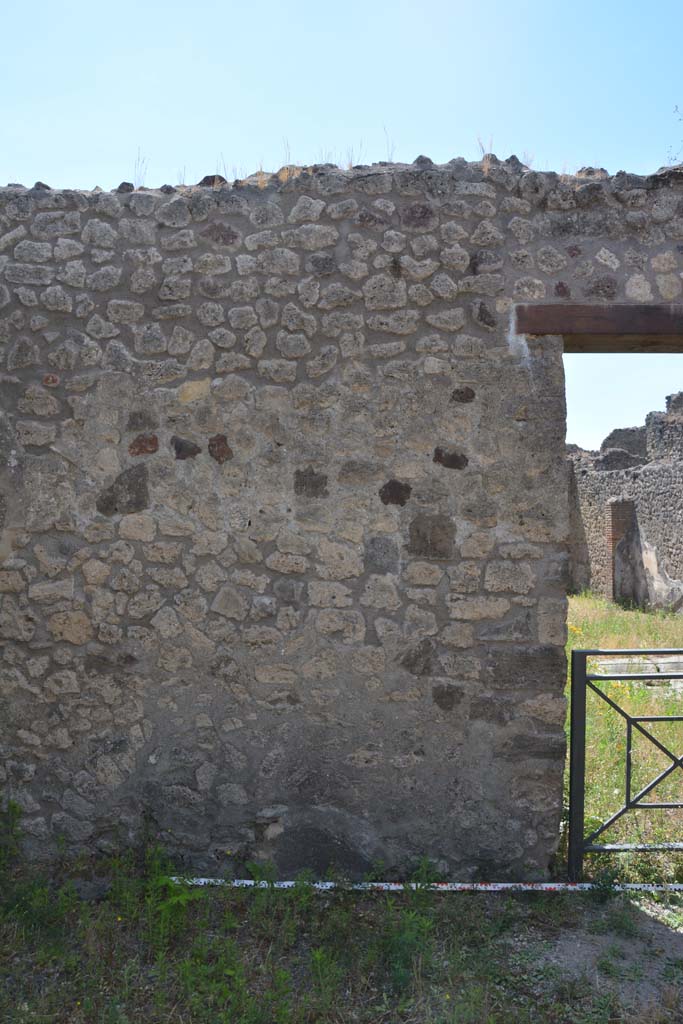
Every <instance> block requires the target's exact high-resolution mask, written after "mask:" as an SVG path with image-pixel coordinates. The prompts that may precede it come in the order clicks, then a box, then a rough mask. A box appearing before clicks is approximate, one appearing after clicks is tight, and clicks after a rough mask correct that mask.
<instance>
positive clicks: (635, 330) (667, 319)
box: [515, 302, 683, 351]
mask: <svg viewBox="0 0 683 1024" xmlns="http://www.w3.org/2000/svg"><path fill="white" fill-rule="evenodd" d="M515 312H516V332H517V334H562V335H565V336H566V335H572V336H576V335H590V336H592V337H593V338H595V336H596V335H603V336H604V335H611V336H612V337H613V338H616V337H617V336H624V335H626V336H630V335H636V336H639V337H640V338H641V339H642V338H647V337H652V336H653V335H665V336H668V337H669V338H673V337H675V336H676V335H678V336H679V345H681V344H683V305H674V304H672V303H665V304H657V305H654V304H653V305H635V304H634V305H630V304H628V303H622V302H614V303H605V304H600V305H597V304H594V305H589V304H581V303H573V302H557V303H552V304H550V303H548V304H545V303H544V304H538V303H533V304H524V305H519V306H517V307H516V310H515ZM668 350H669V351H671V349H668ZM592 351H595V349H594V348H593V349H592ZM607 351H609V349H607Z"/></svg>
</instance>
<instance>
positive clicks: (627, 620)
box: [517, 304, 683, 881]
mask: <svg viewBox="0 0 683 1024" xmlns="http://www.w3.org/2000/svg"><path fill="white" fill-rule="evenodd" d="M517 330H518V332H519V333H531V334H534V335H538V334H545V335H553V336H555V337H557V336H558V335H559V336H561V337H562V340H563V351H564V362H565V378H566V382H567V392H566V393H567V407H568V408H567V422H568V431H567V458H568V470H569V472H568V480H569V509H570V537H569V574H568V575H569V579H568V590H569V592H570V598H569V617H568V645H567V647H568V654H571V653H572V652H577V651H582V650H583V651H586V650H588V651H594V652H595V651H598V650H602V651H605V650H608V651H611V652H613V653H612V655H611V656H610V655H608V656H601V657H598V656H597V654H593V655H586V656H581V657H582V660H583V663H584V665H585V673H584V674H586V673H587V674H588V676H589V677H590V674H591V673H595V674H596V675H595V676H594V678H595V679H598V675H597V674H598V673H599V674H600V678H601V679H604V680H605V681H604V682H603V681H601V682H599V683H596V684H595V685H592V684H590V683H589V684H588V687H587V689H585V693H584V700H585V708H584V712H585V713H584V714H583V716H581V715H579V716H578V718H577V721H578V719H580V718H581V717H583V722H582V723H579V724H580V727H581V744H582V745H583V743H584V740H585V754H584V751H583V750H582V752H581V758H580V760H581V766H580V770H579V771H578V777H577V772H576V769H577V765H575V766H574V767H575V772H574V786H573V792H572V794H571V801H570V799H569V796H570V794H569V786H568V783H569V772H568V773H567V803H568V811H569V810H570V809H571V810H572V812H573V816H574V829H573V831H574V839H575V842H574V871H575V872H576V849H577V844H576V830H577V813H578V806H579V803H580V805H581V806H580V810H581V814H580V818H581V830H582V838H585V840H586V843H587V844H588V849H589V850H590V848H591V841H590V837H591V836H593V837H594V838H593V844H592V845H593V847H595V848H597V847H598V846H603V847H607V848H608V849H609V848H610V847H622V848H623V847H627V848H630V849H629V852H627V853H626V854H625V855H624V854H623V852H622V853H620V854H619V857H618V860H617V856H616V854H612V853H609V854H608V855H607V856H608V858H609V857H613V863H612V865H610V866H611V867H612V868H614V869H615V870H619V871H620V872H621V875H622V877H624V878H629V880H632V881H643V880H644V878H645V875H647V874H648V872H649V873H650V876H649V877H651V876H652V874H654V875H657V876H658V877H660V878H666V880H668V881H673V880H676V881H677V880H679V877H683V858H681V852H682V851H681V847H680V845H679V846H678V848H677V844H680V843H681V841H683V810H681V806H680V805H681V803H683V756H682V755H683V678H678V679H677V678H676V676H683V652H682V651H681V649H683V359H681V354H683V306H668V305H667V306H644V307H639V306H630V305H621V304H616V305H604V306H573V305H569V304H567V305H559V304H558V305H554V306H541V305H539V306H526V307H519V308H518V310H517ZM617 395H618V396H619V397H618V398H617V397H616V396H617ZM610 399H611V400H610ZM662 648H664V649H667V651H668V653H667V654H666V655H665V656H658V655H656V654H655V655H653V654H652V651H653V649H655V650H656V649H662ZM623 651H639V652H640V653H639V654H628V655H626V654H619V653H616V652H623ZM677 652H681V653H677ZM573 660H574V662H576V654H575V656H574V659H573ZM605 676H607V677H608V678H607V679H605ZM633 676H641V677H643V676H646V677H647V678H640V679H634V678H632V677H633ZM629 677H631V678H629ZM665 677H668V678H665ZM672 677H673V678H672ZM575 703H576V701H575ZM575 717H576V716H575ZM572 724H573V728H574V732H575V735H574V741H575V742H574V748H575V750H576V726H577V722H576V721H575V722H573V723H572ZM679 759H680V763H677V762H678V760H679ZM577 763H578V762H577ZM625 809H628V811H629V813H625ZM584 810H585V817H584ZM606 822H607V823H608V824H607V826H606V827H605V823H606ZM596 836H597V837H598V838H595V837H596ZM643 847H649V848H650V850H648V852H646V853H644V852H643ZM604 857H605V854H604V850H602V851H601V852H600V853H599V854H598V853H597V851H596V852H595V853H592V852H589V853H588V854H587V855H586V861H587V869H588V870H589V871H590V872H592V873H595V872H597V871H599V870H600V868H602V867H604V866H605V865H604ZM624 872H626V873H625V874H624Z"/></svg>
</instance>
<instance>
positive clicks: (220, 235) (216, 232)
mask: <svg viewBox="0 0 683 1024" xmlns="http://www.w3.org/2000/svg"><path fill="white" fill-rule="evenodd" d="M202 236H203V237H204V238H208V239H209V241H210V242H215V243H216V245H234V244H235V242H238V241H239V238H240V236H239V234H238V233H237V231H235V229H234V228H233V227H231V226H230V225H229V224H221V223H219V222H216V223H214V224H209V226H208V227H206V228H204V230H203V231H202Z"/></svg>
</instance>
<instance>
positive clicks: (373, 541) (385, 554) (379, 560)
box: [365, 536, 399, 573]
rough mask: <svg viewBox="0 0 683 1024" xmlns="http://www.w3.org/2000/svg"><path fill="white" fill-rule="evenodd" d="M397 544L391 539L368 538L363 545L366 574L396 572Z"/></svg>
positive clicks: (380, 537)
mask: <svg viewBox="0 0 683 1024" xmlns="http://www.w3.org/2000/svg"><path fill="white" fill-rule="evenodd" d="M398 559H399V551H398V544H397V543H396V541H394V540H392V539H391V537H384V536H379V537H370V538H368V541H367V543H366V545H365V568H366V569H367V571H368V572H376V573H385V572H393V573H396V572H398Z"/></svg>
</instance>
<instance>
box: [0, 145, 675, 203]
mask: <svg viewBox="0 0 683 1024" xmlns="http://www.w3.org/2000/svg"><path fill="white" fill-rule="evenodd" d="M458 185H460V186H461V187H462V190H463V192H465V193H466V191H467V189H466V186H467V185H469V186H470V187H471V188H472V190H473V191H479V189H481V190H482V191H483V190H484V188H485V187H486V185H489V186H491V187H492V188H494V189H495V188H504V189H506V190H507V191H510V192H512V191H513V190H520V191H521V193H522V194H523V195H524V197H525V198H526V199H530V200H532V201H533V200H534V199H536V200H538V201H539V202H540V201H542V199H543V198H544V197H545V196H546V195H547V194H548V193H549V192H551V191H553V190H557V189H561V190H568V191H571V192H576V193H578V194H579V195H580V196H582V197H583V199H584V202H585V205H594V204H595V203H596V202H599V200H600V195H601V194H605V193H613V194H617V195H618V194H619V193H632V192H633V191H635V190H644V191H653V190H657V189H665V188H675V189H680V190H681V191H683V164H678V165H675V166H671V167H661V168H660V169H659V170H658V171H656V172H654V173H653V174H648V175H640V174H631V173H628V172H626V171H618V172H617V173H616V174H614V175H609V174H608V173H607V171H606V170H604V168H594V167H584V168H581V170H579V171H577V172H576V174H573V175H572V174H560V173H557V172H555V171H535V170H532V169H530V168H529V167H527V166H526V165H524V164H523V163H522V162H521V161H520V160H518V158H517V157H516V156H510V157H508V158H507V159H506V160H499V159H498V157H496V156H495V155H493V154H487V155H486V156H484V157H483V158H482V160H479V161H467V160H465V159H464V158H462V157H456V158H455V159H453V160H449V161H448V162H447V163H444V164H436V163H434V162H433V161H432V160H430V159H429V158H428V157H422V156H421V157H418V158H417V159H416V160H415V161H413V163H411V164H408V163H388V162H385V161H380V162H379V163H375V164H371V165H359V166H355V167H351V168H348V169H344V168H340V167H338V166H336V165H335V164H313V165H310V166H305V167H298V166H286V167H282V168H280V170H278V171H276V172H273V173H268V172H264V171H258V172H257V173H255V174H252V175H250V176H249V177H247V178H242V179H236V180H235V181H233V182H228V181H226V180H225V179H224V178H223V177H222V176H221V175H219V174H210V175H206V176H205V177H204V178H203V179H202V180H201V182H198V183H197V184H195V185H187V184H182V185H161V186H160V187H158V188H147V187H145V186H138V187H135V186H134V185H133V184H132V183H131V182H122V183H121V184H120V185H119V186H118V187H117V188H115V189H112V190H110V191H111V192H112V193H114V194H126V193H132V192H136V193H149V194H152V195H171V194H177V195H188V194H192V193H195V192H197V191H200V192H218V193H237V192H238V193H242V194H244V193H254V194H261V193H267V194H268V193H280V192H300V191H304V192H305V191H306V190H310V189H313V190H314V191H321V190H322V191H327V192H333V191H337V190H338V191H340V192H342V191H346V190H347V189H349V188H360V189H361V190H367V191H370V192H377V193H379V192H386V191H390V190H391V189H392V188H396V189H397V190H398V191H404V192H408V191H410V192H413V191H414V194H417V193H420V192H424V193H432V194H435V195H439V194H440V193H442V192H444V191H445V192H447V193H451V192H452V191H453V189H454V187H456V191H457V186H458ZM477 186H478V188H477ZM105 191H106V190H104V189H100V188H93V189H67V188H64V189H59V188H56V189H52V188H50V187H49V186H48V185H46V184H44V183H43V182H36V183H35V185H33V186H26V185H23V184H19V183H9V184H7V185H5V186H0V199H3V200H5V201H6V200H8V199H11V198H14V197H15V196H17V195H27V194H28V195H31V196H36V197H42V198H46V197H47V196H55V195H64V196H76V195H85V196H89V195H95V196H96V195H100V194H102V193H104V192H105Z"/></svg>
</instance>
